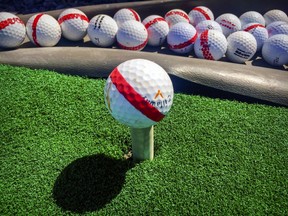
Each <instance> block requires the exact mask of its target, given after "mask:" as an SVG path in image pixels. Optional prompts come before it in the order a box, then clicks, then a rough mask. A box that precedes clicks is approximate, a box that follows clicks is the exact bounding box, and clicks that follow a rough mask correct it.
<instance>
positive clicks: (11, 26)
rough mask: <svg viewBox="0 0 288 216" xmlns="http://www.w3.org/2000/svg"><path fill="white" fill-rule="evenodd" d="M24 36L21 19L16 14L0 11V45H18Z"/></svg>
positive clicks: (4, 46) (24, 31)
mask: <svg viewBox="0 0 288 216" xmlns="http://www.w3.org/2000/svg"><path fill="white" fill-rule="evenodd" d="M25 37H26V29H25V25H24V23H23V21H22V20H21V19H20V18H19V17H18V16H16V15H14V14H12V13H7V12H0V47H3V48H16V47H19V46H20V45H21V44H22V42H23V41H24V39H25Z"/></svg>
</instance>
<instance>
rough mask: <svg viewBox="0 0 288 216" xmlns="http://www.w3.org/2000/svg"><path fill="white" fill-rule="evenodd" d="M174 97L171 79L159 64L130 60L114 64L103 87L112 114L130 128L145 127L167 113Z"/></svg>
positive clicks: (142, 60) (106, 102) (153, 123)
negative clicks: (114, 66) (115, 65)
mask: <svg viewBox="0 0 288 216" xmlns="http://www.w3.org/2000/svg"><path fill="white" fill-rule="evenodd" d="M173 97H174V90H173V85H172V82H171V79H170V77H169V75H168V74H167V72H166V71H165V70H164V69H163V68H162V67H161V66H159V65H158V64H156V63H154V62H152V61H149V60H145V59H132V60H128V61H125V62H123V63H122V64H120V65H119V66H117V67H116V68H115V69H114V70H113V71H112V72H111V74H110V75H109V77H108V79H107V81H106V85H105V87H104V99H105V104H106V107H107V109H108V110H109V112H110V113H111V115H112V116H113V117H114V118H115V119H116V120H118V121H119V122H121V123H122V124H125V125H127V126H129V127H132V128H147V127H150V126H152V125H155V124H156V123H157V122H159V121H161V120H162V119H163V118H164V117H165V116H166V115H167V113H168V112H169V110H170V108H171V106H172V103H173Z"/></svg>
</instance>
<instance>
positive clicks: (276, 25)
mask: <svg viewBox="0 0 288 216" xmlns="http://www.w3.org/2000/svg"><path fill="white" fill-rule="evenodd" d="M266 29H267V31H268V35H269V37H272V36H273V35H276V34H286V35H288V23H286V22H283V21H276V22H273V23H271V24H269V25H268V26H266Z"/></svg>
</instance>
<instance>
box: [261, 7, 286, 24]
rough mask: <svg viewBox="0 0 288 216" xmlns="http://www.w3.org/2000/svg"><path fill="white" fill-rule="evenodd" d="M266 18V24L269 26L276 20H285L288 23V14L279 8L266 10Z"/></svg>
mask: <svg viewBox="0 0 288 216" xmlns="http://www.w3.org/2000/svg"><path fill="white" fill-rule="evenodd" d="M264 19H265V22H266V26H268V25H269V24H270V23H272V22H276V21H283V22H286V23H288V17H287V14H286V13H285V12H284V11H282V10H278V9H274V10H270V11H268V12H266V13H265V14H264Z"/></svg>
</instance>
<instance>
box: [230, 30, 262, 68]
mask: <svg viewBox="0 0 288 216" xmlns="http://www.w3.org/2000/svg"><path fill="white" fill-rule="evenodd" d="M227 41H228V47H227V52H226V56H227V57H228V59H229V60H230V61H232V62H236V63H244V62H246V61H248V60H250V59H251V58H252V57H253V56H254V54H255V53H256V51H257V42H256V39H255V38H254V36H253V35H252V34H250V33H248V32H245V31H238V32H234V33H232V34H231V35H229V36H228V38H227Z"/></svg>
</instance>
